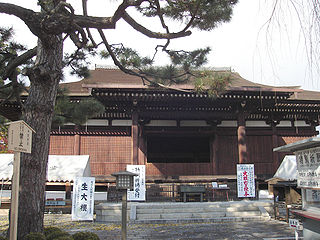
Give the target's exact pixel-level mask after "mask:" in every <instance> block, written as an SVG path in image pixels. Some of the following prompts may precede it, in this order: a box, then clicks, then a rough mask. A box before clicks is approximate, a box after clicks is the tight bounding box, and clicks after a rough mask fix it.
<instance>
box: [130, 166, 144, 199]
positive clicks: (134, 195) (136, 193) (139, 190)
mask: <svg viewBox="0 0 320 240" xmlns="http://www.w3.org/2000/svg"><path fill="white" fill-rule="evenodd" d="M127 171H129V172H133V173H136V174H138V176H135V177H133V191H129V190H128V200H129V201H145V200H146V166H145V165H127Z"/></svg>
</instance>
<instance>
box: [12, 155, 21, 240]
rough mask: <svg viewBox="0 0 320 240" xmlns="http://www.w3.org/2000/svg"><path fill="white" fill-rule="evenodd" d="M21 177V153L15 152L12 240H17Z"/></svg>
mask: <svg viewBox="0 0 320 240" xmlns="http://www.w3.org/2000/svg"><path fill="white" fill-rule="evenodd" d="M19 177H20V152H14V160H13V177H12V180H11V206H10V240H16V239H17V227H18V209H19Z"/></svg>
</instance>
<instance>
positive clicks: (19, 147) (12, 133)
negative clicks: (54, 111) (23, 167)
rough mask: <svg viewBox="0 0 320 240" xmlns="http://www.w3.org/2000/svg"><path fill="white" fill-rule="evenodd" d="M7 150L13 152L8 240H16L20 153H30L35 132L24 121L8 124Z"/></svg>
mask: <svg viewBox="0 0 320 240" xmlns="http://www.w3.org/2000/svg"><path fill="white" fill-rule="evenodd" d="M8 125H9V129H8V149H9V150H13V151H14V161H13V176H12V180H11V185H12V193H11V205H10V210H11V211H10V240H16V239H17V227H18V209H19V178H20V152H24V153H31V146H32V132H35V131H34V130H33V129H32V128H31V127H30V126H29V125H28V124H27V123H25V122H24V121H22V120H21V121H16V122H10V123H8Z"/></svg>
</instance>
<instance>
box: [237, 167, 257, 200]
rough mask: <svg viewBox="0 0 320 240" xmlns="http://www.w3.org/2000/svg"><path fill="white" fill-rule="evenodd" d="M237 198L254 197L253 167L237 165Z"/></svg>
mask: <svg viewBox="0 0 320 240" xmlns="http://www.w3.org/2000/svg"><path fill="white" fill-rule="evenodd" d="M237 185H238V197H239V198H241V197H255V196H256V189H255V183H254V165H253V164H237Z"/></svg>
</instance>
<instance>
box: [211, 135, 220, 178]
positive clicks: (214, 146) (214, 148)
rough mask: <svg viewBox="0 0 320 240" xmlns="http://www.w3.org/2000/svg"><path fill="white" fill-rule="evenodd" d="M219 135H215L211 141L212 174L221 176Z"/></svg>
mask: <svg viewBox="0 0 320 240" xmlns="http://www.w3.org/2000/svg"><path fill="white" fill-rule="evenodd" d="M218 141H219V136H218V134H214V137H213V138H212V139H211V161H212V174H213V175H218V174H219V163H218V144H219V143H218Z"/></svg>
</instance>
